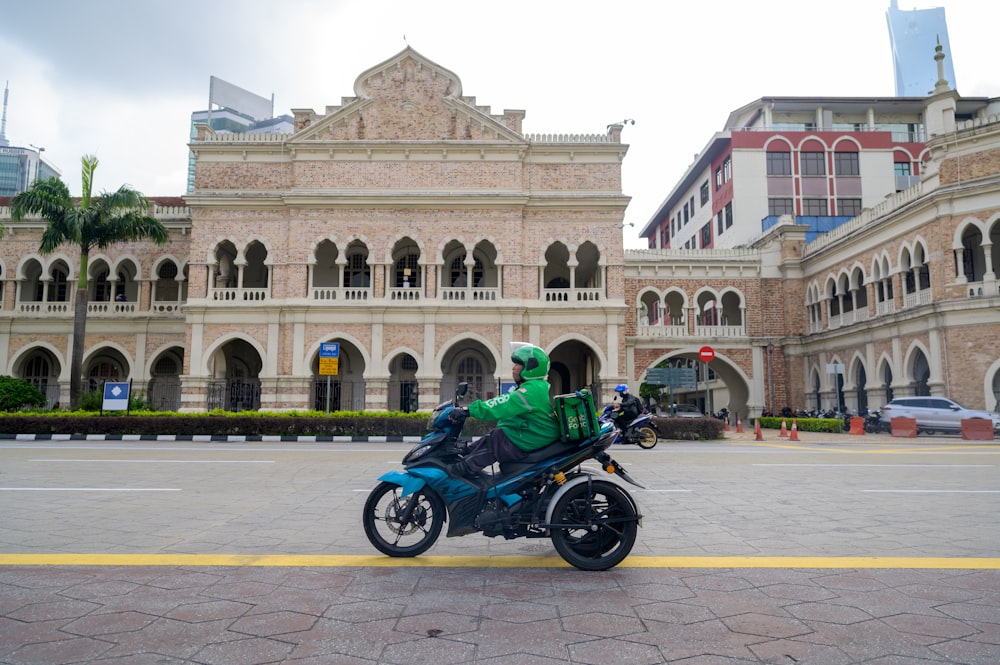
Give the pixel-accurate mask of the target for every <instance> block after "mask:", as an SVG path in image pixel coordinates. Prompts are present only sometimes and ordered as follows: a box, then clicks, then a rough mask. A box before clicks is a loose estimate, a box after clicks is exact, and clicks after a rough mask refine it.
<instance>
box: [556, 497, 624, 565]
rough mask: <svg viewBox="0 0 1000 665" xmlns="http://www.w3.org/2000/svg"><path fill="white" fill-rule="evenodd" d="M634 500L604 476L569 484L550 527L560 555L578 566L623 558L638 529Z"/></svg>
mask: <svg viewBox="0 0 1000 665" xmlns="http://www.w3.org/2000/svg"><path fill="white" fill-rule="evenodd" d="M638 520H639V516H638V513H636V510H635V504H634V503H633V502H632V500H631V499H630V498H629V496H628V494H627V493H626V492H625V490H623V489H622V488H620V487H618V486H617V485H615V484H614V483H610V482H608V481H606V480H594V481H590V482H586V483H580V484H579V485H576V486H574V487H571V488H570V489H569V490H568V491H567V492H566V493H565V494H563V495H562V497H560V498H559V501H558V502H557V503H556V506H555V509H554V510H553V512H552V523H553V524H560V525H565V526H562V527H552V528H551V538H552V544H553V545H554V546H555V548H556V551H557V552H559V556H561V557H562V558H563V559H565V560H566V562H567V563H569V564H570V565H572V566H574V567H576V568H579V569H580V570H607V569H608V568H614V567H615V566H617V565H618V564H619V563H621V562H622V561H624V560H625V557H627V556H628V555H629V552H631V551H632V546H633V545H635V538H636V534H637V532H638V530H639V525H638Z"/></svg>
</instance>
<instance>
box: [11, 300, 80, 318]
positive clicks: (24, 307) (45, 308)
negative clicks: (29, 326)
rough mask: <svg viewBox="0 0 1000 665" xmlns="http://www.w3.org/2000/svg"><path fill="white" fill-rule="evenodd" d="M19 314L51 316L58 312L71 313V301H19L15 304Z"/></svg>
mask: <svg viewBox="0 0 1000 665" xmlns="http://www.w3.org/2000/svg"><path fill="white" fill-rule="evenodd" d="M17 311H18V313H19V314H23V315H25V316H51V315H54V314H55V315H58V314H72V313H73V303H71V302H20V303H18V304H17Z"/></svg>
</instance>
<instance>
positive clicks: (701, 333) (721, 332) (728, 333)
mask: <svg viewBox="0 0 1000 665" xmlns="http://www.w3.org/2000/svg"><path fill="white" fill-rule="evenodd" d="M694 334H695V337H746V335H747V330H746V326H743V325H735V326H732V325H728V326H700V325H695V327H694Z"/></svg>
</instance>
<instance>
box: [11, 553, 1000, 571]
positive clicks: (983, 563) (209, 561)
mask: <svg viewBox="0 0 1000 665" xmlns="http://www.w3.org/2000/svg"><path fill="white" fill-rule="evenodd" d="M568 565H569V564H567V563H566V562H565V561H563V560H562V559H561V558H559V557H557V556H555V555H541V556H521V555H518V556H422V557H413V558H393V557H387V556H378V555H323V554H319V555H307V554H301V555H300V554H262V555H254V554H0V566H289V567H316V568H347V567H352V568H353V567H360V568H387V567H396V568H565V567H568ZM618 567H619V568H871V569H918V568H924V569H954V570H1000V558H986V557H982V558H976V557H965V558H958V557H810V556H803V557H794V556H792V557H781V556H778V557H767V556H631V557H629V558H627V559H625V561H623V562H622V563H620V564H618Z"/></svg>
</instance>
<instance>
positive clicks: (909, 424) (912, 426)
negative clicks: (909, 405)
mask: <svg viewBox="0 0 1000 665" xmlns="http://www.w3.org/2000/svg"><path fill="white" fill-rule="evenodd" d="M890 422H891V423H892V425H891V427H892V435H893V436H905V437H909V438H915V437H916V436H917V419H916V418H893V419H892V420H891V421H890Z"/></svg>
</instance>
